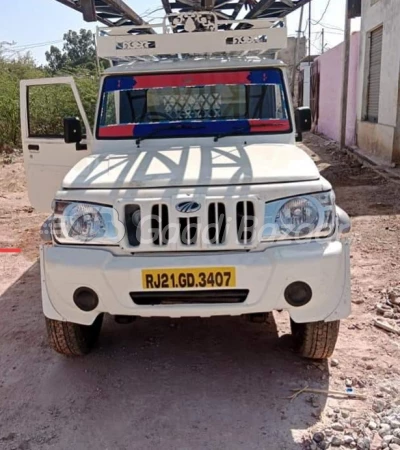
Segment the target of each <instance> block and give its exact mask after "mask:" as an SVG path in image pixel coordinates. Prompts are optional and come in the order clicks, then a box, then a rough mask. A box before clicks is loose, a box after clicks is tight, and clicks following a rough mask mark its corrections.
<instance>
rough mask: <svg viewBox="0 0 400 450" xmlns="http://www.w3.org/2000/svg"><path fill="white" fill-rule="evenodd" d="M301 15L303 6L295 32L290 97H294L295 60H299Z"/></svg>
mask: <svg viewBox="0 0 400 450" xmlns="http://www.w3.org/2000/svg"><path fill="white" fill-rule="evenodd" d="M303 14H304V6H302V7H301V10H300V21H299V28H298V30H297V41H296V48H295V51H294V61H293V70H292V85H291V91H292V96H294V86H295V82H296V73H297V64H298V62H297V60H298V59H299V47H300V38H301V28H302V27H303Z"/></svg>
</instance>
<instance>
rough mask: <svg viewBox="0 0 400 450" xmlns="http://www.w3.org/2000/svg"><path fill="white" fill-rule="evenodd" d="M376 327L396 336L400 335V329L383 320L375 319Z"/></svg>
mask: <svg viewBox="0 0 400 450" xmlns="http://www.w3.org/2000/svg"><path fill="white" fill-rule="evenodd" d="M374 325H375V326H376V327H378V328H382V330H385V331H389V332H390V333H396V334H398V335H400V330H399V329H397V328H395V327H392V326H391V325H389V324H388V323H387V322H384V321H382V320H379V319H374Z"/></svg>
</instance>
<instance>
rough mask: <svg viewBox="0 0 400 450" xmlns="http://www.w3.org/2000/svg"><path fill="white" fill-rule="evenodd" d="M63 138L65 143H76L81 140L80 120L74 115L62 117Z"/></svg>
mask: <svg viewBox="0 0 400 450" xmlns="http://www.w3.org/2000/svg"><path fill="white" fill-rule="evenodd" d="M64 140H65V142H66V143H67V144H74V143H76V144H78V143H79V142H81V140H82V125H81V121H80V120H79V119H78V118H76V117H65V118H64Z"/></svg>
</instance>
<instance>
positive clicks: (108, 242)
mask: <svg viewBox="0 0 400 450" xmlns="http://www.w3.org/2000/svg"><path fill="white" fill-rule="evenodd" d="M217 21H218V19H217V18H216V17H214V15H213V14H212V13H204V14H203V13H193V14H182V15H180V16H176V17H168V19H166V20H165V21H164V22H163V23H162V24H161V25H160V26H162V27H163V33H158V34H152V35H148V34H147V35H146V34H142V33H137V28H139V27H137V28H135V30H134V31H135V32H132V29H131V28H129V27H119V28H114V29H112V28H109V29H99V32H98V42H97V44H98V52H99V56H100V57H107V58H109V59H111V60H114V61H115V60H117V59H118V60H119V61H121V59H122V60H125V62H123V63H120V64H118V65H113V66H112V67H111V68H109V69H107V70H106V71H105V73H104V76H103V77H102V79H101V85H100V93H99V99H98V105H97V113H96V117H95V121H94V122H95V123H94V127H92V128H91V127H90V125H89V121H88V119H87V117H86V115H85V111H84V109H83V106H82V102H81V100H80V99H79V94H78V90H77V88H76V86H75V83H74V80H73V79H72V78H68V77H67V78H51V79H39V80H29V81H23V82H22V83H21V120H22V141H23V147H24V157H25V165H26V172H27V178H28V188H29V196H30V200H31V203H32V205H33V206H34V207H35V208H37V209H39V210H44V211H46V210H48V211H50V210H52V215H51V217H50V218H49V219H48V220H47V221H46V223H45V224H44V226H43V229H42V234H43V239H44V241H45V242H44V243H43V246H42V247H41V254H40V260H41V283H42V301H43V310H44V315H45V318H46V322H47V330H48V336H49V342H50V344H51V346H52V347H53V348H54V349H55V350H56V351H58V352H60V353H63V354H66V355H81V354H85V353H87V352H88V351H90V349H91V348H92V347H93V345H94V344H95V342H96V339H97V338H98V336H99V333H100V329H101V325H102V319H103V316H104V314H110V315H113V316H115V317H116V319H117V321H119V322H128V321H130V320H131V319H133V318H135V317H157V316H166V317H192V316H198V317H210V316H218V315H228V316H238V315H246V316H248V317H250V318H253V319H254V320H263V319H264V318H265V317H266V315H267V314H268V313H270V312H272V311H274V310H286V311H288V313H289V316H290V321H291V326H292V332H293V338H294V345H295V347H296V348H297V349H298V351H299V352H300V354H302V355H303V356H305V357H309V358H316V359H322V358H327V357H329V356H330V355H331V354H332V352H333V350H334V347H335V344H336V340H337V336H338V332H339V323H340V319H344V318H346V317H347V316H348V315H349V313H350V306H351V301H350V268H349V261H350V257H349V238H348V233H349V231H350V221H349V218H348V216H347V214H346V213H345V212H344V211H342V210H341V209H340V208H338V207H337V206H336V204H335V195H334V193H333V190H332V186H331V185H330V184H329V182H328V181H327V180H325V179H324V178H323V177H321V175H320V174H319V172H318V170H317V167H316V166H315V164H314V162H313V161H312V159H311V158H310V157H309V156H308V155H307V154H306V153H305V152H304V151H303V150H302V149H301V148H299V147H298V146H296V144H295V142H296V139H297V140H300V139H301V133H302V132H303V131H308V130H309V129H310V126H311V115H310V111H309V109H307V108H300V109H298V110H296V111H295V110H294V109H293V106H292V101H291V98H290V95H289V89H288V82H287V77H286V73H285V67H284V65H283V64H282V63H281V62H279V61H277V60H272V59H267V58H265V57H264V56H263V54H264V53H265V52H266V51H267V50H271V49H277V48H280V47H285V42H286V29H285V28H284V27H281V26H276V24H275V23H274V22H273V20H269V19H266V20H261V19H259V20H256V21H253V22H252V21H245V25H244V26H243V22H242V23H241V25H240V26H238V23H235V24H234V23H232V24H228V25H227V24H225V27H224V31H221V30H220V28H221V27H220V24H217ZM196 23H197V25H198V24H200V25H201V28H202V29H203V32H202V33H201V34H199V33H198V32H197V31H198V26H194V25H196ZM278 25H281V24H278ZM174 26H175V27H177V29H176V30H173V29H172V30H171V27H172V28H173V27H174ZM172 31H180V32H177V33H173V32H172ZM189 50H190V51H189ZM59 84H61V85H67V86H68V87H70V88H71V90H72V93H73V94H74V96H75V99H76V102H77V105H78V109H79V115H80V119H81V120H80V119H78V118H76V117H67V118H65V119H64V124H63V129H64V134H63V135H46V134H42V133H36V134H35V133H34V132H33V131H32V130H33V128H34V126H33V125H34V124H33V125H32V124H31V123H30V111H29V110H30V93H31V92H32V90H34V88H35V87H38V86H39V87H41V88H43V87H47V86H50V87H51V86H53V87H54V85H59ZM33 103H34V102H33ZM83 128H84V129H85V134H84V133H83ZM92 130H93V131H92ZM238 332H240V331H239V330H238Z"/></svg>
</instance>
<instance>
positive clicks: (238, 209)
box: [125, 198, 256, 251]
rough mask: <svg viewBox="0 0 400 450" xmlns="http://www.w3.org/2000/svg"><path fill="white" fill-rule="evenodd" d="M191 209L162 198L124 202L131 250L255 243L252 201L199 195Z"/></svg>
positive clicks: (239, 246) (254, 210)
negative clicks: (196, 207) (179, 207)
mask: <svg viewBox="0 0 400 450" xmlns="http://www.w3.org/2000/svg"><path fill="white" fill-rule="evenodd" d="M199 203H201V205H202V207H201V209H200V210H199V211H198V212H197V211H196V212H195V213H184V212H179V211H177V210H176V208H175V205H174V201H171V200H167V201H165V202H163V201H162V200H160V201H156V202H152V201H148V200H146V201H144V202H143V204H142V203H140V202H137V204H128V205H126V206H125V222H126V231H127V236H128V241H129V245H130V246H131V247H136V248H137V249H135V251H157V248H158V249H159V250H160V251H161V250H162V251H166V250H168V251H179V250H184V249H185V248H187V250H189V249H192V250H213V248H214V249H215V250H218V249H227V250H235V249H241V248H243V246H246V247H248V246H250V245H254V244H255V238H256V232H255V228H256V218H255V215H256V201H253V200H247V199H245V200H241V199H228V201H225V199H221V200H219V199H218V200H217V199H216V200H211V201H210V200H208V201H207V199H206V198H204V199H199Z"/></svg>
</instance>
